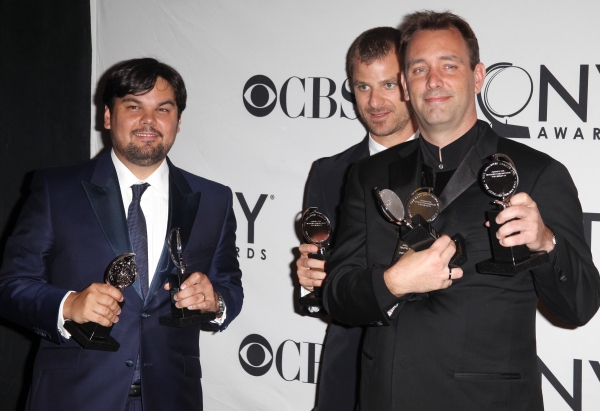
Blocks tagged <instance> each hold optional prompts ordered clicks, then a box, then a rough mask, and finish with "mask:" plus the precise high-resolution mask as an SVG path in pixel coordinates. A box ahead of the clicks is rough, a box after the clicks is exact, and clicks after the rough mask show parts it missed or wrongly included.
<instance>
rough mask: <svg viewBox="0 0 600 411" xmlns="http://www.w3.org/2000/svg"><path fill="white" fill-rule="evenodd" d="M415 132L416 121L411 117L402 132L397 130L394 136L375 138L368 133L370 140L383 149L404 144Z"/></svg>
mask: <svg viewBox="0 0 600 411" xmlns="http://www.w3.org/2000/svg"><path fill="white" fill-rule="evenodd" d="M416 131H417V120H416V119H415V118H414V117H411V119H410V121H409V122H408V123H406V126H405V127H404V128H403V129H402V130H398V131H397V132H395V133H394V134H390V135H388V136H376V135H374V134H373V133H370V135H371V138H372V139H373V140H375V142H376V143H378V144H381V145H382V146H384V147H385V148H390V147H393V146H396V145H398V144H400V143H404V142H405V141H406V140H408V139H409V138H411V137H412V136H413V135H414V134H415V133H416Z"/></svg>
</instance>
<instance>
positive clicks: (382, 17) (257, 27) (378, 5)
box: [91, 0, 600, 411]
mask: <svg viewBox="0 0 600 411" xmlns="http://www.w3.org/2000/svg"><path fill="white" fill-rule="evenodd" d="M91 4H92V27H93V29H94V48H95V51H94V67H95V71H94V72H95V75H94V76H95V78H94V83H96V82H97V80H98V79H99V78H100V77H101V76H102V74H103V73H104V72H105V71H106V70H107V69H108V68H109V67H111V66H112V65H113V64H115V63H116V62H119V61H121V60H125V59H130V58H134V57H142V56H153V57H156V58H158V59H160V60H162V61H164V62H166V63H168V64H170V65H172V66H174V67H175V68H176V69H177V70H178V71H179V72H180V73H181V74H182V76H183V78H184V80H185V82H186V85H187V89H188V94H189V99H188V106H187V109H186V110H185V112H184V113H183V117H182V120H183V121H182V124H181V132H180V133H179V135H178V137H177V141H176V143H175V145H174V147H173V149H172V151H171V153H170V158H171V159H172V160H173V162H174V163H175V164H176V165H178V166H179V167H182V168H184V169H186V170H188V171H190V172H192V173H194V174H197V175H200V176H203V177H206V178H208V179H211V180H215V181H218V182H220V183H223V184H226V185H228V186H229V187H231V189H232V190H233V192H234V193H235V196H234V203H235V204H234V209H235V213H236V218H237V222H238V230H237V247H238V253H239V261H240V265H241V268H242V271H243V284H244V291H245V301H244V308H243V310H242V313H241V315H240V316H239V317H238V318H237V319H236V320H235V321H234V322H233V323H232V324H231V326H230V327H229V328H228V329H227V330H226V331H225V332H223V333H217V334H212V333H207V332H203V333H202V335H201V339H200V340H201V341H200V345H201V349H202V351H201V355H202V359H201V360H202V367H203V380H202V381H203V382H202V384H203V387H204V401H205V409H206V410H208V411H217V410H218V411H228V410H243V411H246V410H272V411H284V410H296V411H307V410H310V409H312V407H313V405H314V402H315V394H316V390H317V383H318V381H317V376H318V370H319V361H320V356H321V348H322V343H323V339H324V335H325V330H326V326H327V323H326V321H324V320H322V319H315V318H310V317H305V316H302V315H300V314H299V313H298V309H297V306H296V305H295V302H294V284H295V281H294V274H293V267H294V261H295V258H296V257H295V254H294V248H295V247H297V245H298V244H299V242H300V238H299V234H298V228H297V221H298V215H299V213H300V212H301V207H302V197H303V194H304V186H305V182H306V178H307V176H308V172H309V170H310V166H311V164H312V162H313V161H314V160H316V159H317V158H320V157H324V156H330V155H333V154H335V153H338V152H340V151H342V150H344V149H346V148H347V147H349V146H351V145H353V144H355V143H357V142H358V141H360V140H361V139H362V138H363V137H364V136H365V129H364V128H363V127H362V125H361V123H360V122H359V121H358V120H357V119H356V113H355V111H354V109H353V106H352V103H351V96H350V94H349V91H350V89H349V85H348V82H347V78H346V73H345V69H344V68H345V56H346V52H347V50H348V48H349V46H350V44H351V43H352V41H353V40H354V39H355V38H356V37H357V36H358V35H359V34H360V33H361V32H363V31H364V30H367V29H369V28H372V27H377V26H394V27H396V26H398V25H399V23H400V22H401V20H402V17H403V16H404V15H405V14H407V13H410V12H413V11H415V10H421V9H425V8H427V9H434V10H438V11H440V10H445V9H450V10H451V11H453V12H455V13H457V14H459V15H461V16H463V17H464V18H465V19H466V20H467V21H468V22H469V23H470V24H471V25H472V27H473V29H474V31H475V33H476V34H477V35H478V38H479V43H480V48H481V59H482V61H483V63H484V64H485V66H486V67H487V70H488V74H487V77H486V81H485V85H484V88H483V91H482V93H481V95H480V98H479V101H478V103H479V104H478V106H479V110H480V111H479V114H480V118H481V119H485V120H487V121H488V122H490V123H491V124H492V126H493V128H494V129H495V130H496V131H497V132H498V133H499V134H501V135H502V136H505V137H508V138H515V139H518V140H519V141H521V142H523V143H525V144H527V145H530V146H532V147H534V148H536V149H538V150H541V151H544V152H546V153H548V154H550V155H551V156H553V157H555V158H557V159H558V160H560V161H561V162H563V163H564V164H565V165H566V166H567V167H568V169H569V171H570V172H571V175H572V176H573V179H574V180H575V183H576V185H577V187H578V189H579V196H580V200H581V203H582V206H583V210H584V212H585V221H584V224H585V228H586V235H587V239H588V240H589V241H590V242H591V246H592V250H593V252H594V255H595V258H596V261H600V225H598V223H597V222H598V221H600V204H599V201H598V199H600V195H599V194H598V191H599V190H600V184H598V177H597V174H598V168H599V167H600V165H599V164H598V157H599V155H600V47H598V44H597V39H598V38H600V25H598V24H597V16H598V15H600V3H597V2H595V1H591V0H589V1H582V2H577V5H576V6H574V5H573V4H568V3H567V2H563V1H556V0H552V1H547V0H546V1H542V0H538V1H534V0H518V1H516V0H510V1H503V2H484V3H482V2H480V1H475V0H463V1H462V2H460V3H459V2H455V4H460V5H456V6H453V5H451V4H449V3H448V2H444V1H429V0H425V1H423V0H421V1H415V0H405V1H387V0H386V1H371V2H365V1H358V0H344V1H342V0H335V1H333V0H332V1H327V2H321V1H314V0H312V1H308V0H298V1H294V2H290V1H267V0H254V1H243V0H227V1H225V0H223V1H199V0H195V1H194V0H177V1H166V0H162V1H161V0H101V1H92V3H91ZM93 91H94V93H95V92H96V90H95V86H94V90H93ZM99 109H101V107H98V106H93V110H95V112H94V114H93V118H94V130H92V155H95V154H96V153H97V152H98V151H99V150H100V149H102V147H103V144H102V139H101V137H100V134H99V132H98V131H97V130H98V129H99V127H100V126H101V124H100V123H98V121H97V119H98V118H99V117H98V115H97V113H98V110H99ZM560 196H561V193H559V192H557V193H556V197H557V198H556V201H560ZM498 315H502V313H498ZM552 321H553V320H552V319H551V318H548V317H546V316H545V315H543V314H542V313H539V314H538V355H539V360H540V370H541V373H542V381H543V382H542V384H543V390H544V400H545V407H546V410H550V411H559V410H597V409H599V408H600V350H599V349H598V346H599V342H600V318H599V316H596V318H594V319H593V320H592V321H591V322H590V323H589V324H588V325H587V326H585V327H582V328H578V329H571V328H566V327H564V326H562V325H560V324H555V323H553V322H552ZM165 395H172V393H165Z"/></svg>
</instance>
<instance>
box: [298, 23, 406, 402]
mask: <svg viewBox="0 0 600 411" xmlns="http://www.w3.org/2000/svg"><path fill="white" fill-rule="evenodd" d="M399 46H400V32H399V31H398V30H397V29H394V28H392V27H377V28H374V29H371V30H367V31H365V32H364V33H362V34H361V35H360V36H358V37H357V38H356V40H354V42H353V43H352V45H351V46H350V49H349V50H348V55H347V59H346V70H347V73H348V77H349V78H350V80H351V84H352V89H353V90H354V95H355V97H356V110H357V111H358V114H359V117H360V119H361V121H362V122H363V124H364V125H365V127H366V128H367V131H368V135H367V136H366V137H365V138H364V139H363V140H362V141H361V142H360V143H358V144H356V145H354V146H352V147H350V148H348V149H347V150H345V151H343V152H341V153H339V154H336V155H335V156H332V157H326V158H321V159H319V160H317V161H315V162H314V164H313V167H312V170H311V173H310V177H309V179H308V182H307V188H306V197H305V199H304V207H305V208H307V207H317V208H318V209H319V211H320V212H322V213H323V214H325V215H326V216H327V217H328V218H329V219H330V220H331V222H332V226H333V233H334V237H333V241H332V246H334V245H335V234H336V232H337V228H338V222H339V214H338V209H339V206H340V204H341V203H342V200H343V196H344V195H343V192H344V185H345V182H346V178H347V174H348V171H349V170H350V168H351V167H352V165H353V164H354V163H355V162H357V161H359V160H361V159H363V158H365V157H368V156H369V155H372V154H375V153H378V152H380V151H383V150H385V149H387V148H389V147H392V146H395V145H397V144H400V143H403V142H404V141H407V140H409V139H412V138H413V137H414V135H415V131H416V121H415V119H414V117H413V116H412V110H411V108H410V105H409V104H408V103H407V102H405V101H403V100H402V98H401V87H400V64H399V59H398V49H399ZM299 249H300V252H301V257H300V258H299V259H298V261H297V262H296V264H297V268H298V269H297V275H298V279H299V282H300V285H301V286H302V287H303V288H304V290H305V291H301V292H302V293H307V292H309V291H312V290H313V287H320V286H321V284H322V282H323V279H324V278H325V276H326V272H325V264H324V262H323V261H321V260H316V259H312V258H308V254H309V253H315V252H317V246H315V245H312V244H302V245H300V248H299ZM323 314H324V313H323V312H322V310H320V311H319V312H313V313H312V315H323ZM363 334H364V328H363V327H348V326H345V325H343V324H341V323H339V322H336V321H332V322H331V324H330V325H329V328H328V331H327V337H326V339H325V343H324V353H323V359H322V361H321V364H322V365H321V370H320V377H319V394H318V400H317V408H318V409H319V410H323V411H329V410H336V411H346V410H347V411H354V410H355V409H356V403H357V388H358V376H359V359H360V347H361V343H362V338H363Z"/></svg>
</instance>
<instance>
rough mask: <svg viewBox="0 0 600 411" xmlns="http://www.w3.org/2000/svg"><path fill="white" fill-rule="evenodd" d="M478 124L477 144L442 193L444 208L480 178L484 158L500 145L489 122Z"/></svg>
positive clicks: (442, 206)
mask: <svg viewBox="0 0 600 411" xmlns="http://www.w3.org/2000/svg"><path fill="white" fill-rule="evenodd" d="M477 125H478V132H477V140H476V141H475V144H474V145H473V147H471V149H470V150H469V152H468V153H467V155H466V156H465V158H464V159H463V161H462V162H461V163H460V165H459V166H458V168H457V169H456V172H455V173H454V175H453V176H452V178H451V179H450V181H448V184H447V185H446V187H445V188H444V191H442V194H440V203H441V209H442V210H443V209H444V208H446V207H448V206H449V205H450V204H451V203H452V202H453V201H454V200H455V199H456V198H457V197H458V196H459V195H461V194H462V193H463V192H464V191H465V190H466V189H467V188H469V187H470V186H471V185H472V184H473V183H474V182H476V181H477V180H478V178H479V172H480V171H481V168H482V167H483V164H484V159H486V158H487V157H489V156H491V155H492V154H495V151H496V147H497V146H498V136H497V135H496V133H494V132H493V131H492V130H491V128H490V126H489V125H488V124H487V123H485V122H483V121H478V123H477Z"/></svg>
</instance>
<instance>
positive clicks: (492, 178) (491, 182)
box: [477, 154, 548, 276]
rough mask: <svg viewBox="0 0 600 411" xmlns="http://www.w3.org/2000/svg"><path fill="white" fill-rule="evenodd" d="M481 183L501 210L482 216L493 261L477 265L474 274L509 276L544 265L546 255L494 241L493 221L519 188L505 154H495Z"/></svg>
mask: <svg viewBox="0 0 600 411" xmlns="http://www.w3.org/2000/svg"><path fill="white" fill-rule="evenodd" d="M481 182H482V184H483V188H484V189H485V191H486V192H487V193H488V194H490V195H492V196H494V197H498V198H500V199H501V200H495V201H494V204H498V205H499V206H500V209H499V210H489V211H486V213H485V214H486V218H487V220H488V221H489V222H490V228H489V233H490V240H491V242H492V255H493V257H492V258H491V259H489V260H485V261H482V262H480V263H477V271H478V272H479V273H481V274H496V275H508V276H510V275H515V274H518V273H520V272H523V271H527V270H530V269H532V268H534V267H537V266H538V265H541V264H544V263H545V262H547V261H548V253H547V252H546V251H537V252H534V253H531V252H530V251H529V248H527V246H526V245H524V244H523V245H517V246H514V247H503V246H501V245H500V242H499V240H498V238H496V232H497V231H498V229H499V228H500V225H498V224H497V223H496V217H497V216H498V214H500V212H502V210H504V209H505V208H506V207H509V206H510V198H511V197H512V195H513V194H514V193H515V191H516V190H517V186H518V185H519V176H518V175H517V170H516V169H515V166H514V164H513V162H512V160H511V159H510V158H509V157H508V156H506V155H504V154H494V155H493V156H492V161H491V162H490V163H489V164H487V165H486V166H485V167H484V168H483V172H482V173H481Z"/></svg>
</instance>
